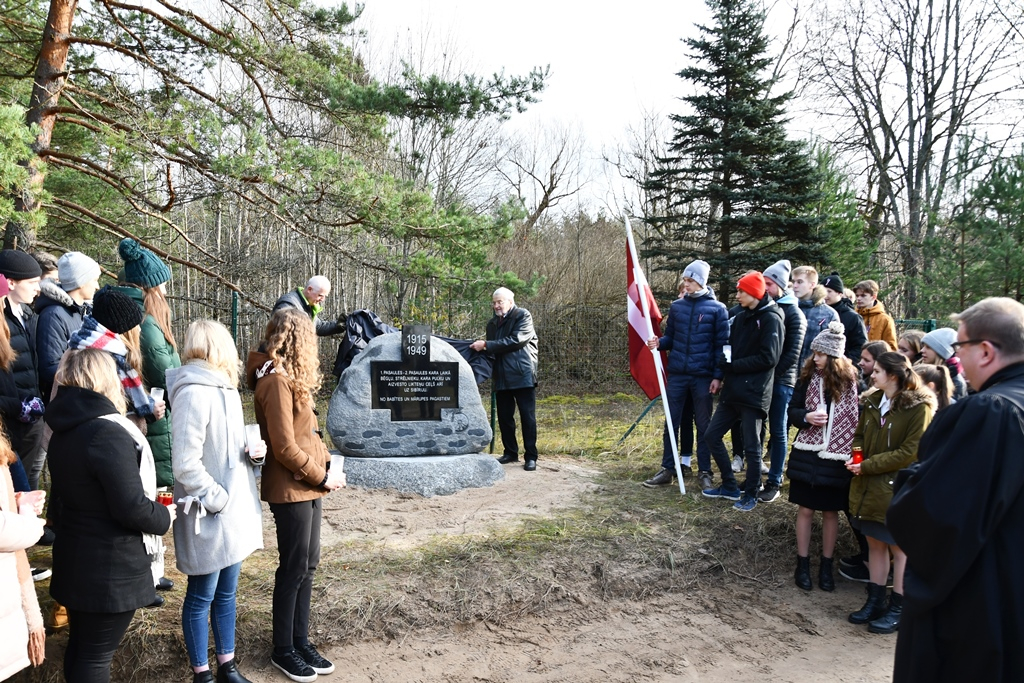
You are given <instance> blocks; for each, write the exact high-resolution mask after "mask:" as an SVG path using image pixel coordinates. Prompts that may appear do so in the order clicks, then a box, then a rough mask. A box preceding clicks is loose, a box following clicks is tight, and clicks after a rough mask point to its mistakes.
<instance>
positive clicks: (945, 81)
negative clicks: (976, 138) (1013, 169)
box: [804, 0, 1022, 315]
mask: <svg viewBox="0 0 1024 683" xmlns="http://www.w3.org/2000/svg"><path fill="white" fill-rule="evenodd" d="M1021 16H1022V15H1021V14H1020V11H1019V10H1016V13H1015V14H1013V15H1012V16H1011V15H1009V14H1007V13H1006V11H1005V8H1004V11H1002V12H1001V11H1000V10H999V9H998V8H997V6H996V2H994V1H991V0H896V1H895V2H881V1H880V0H859V2H857V3H855V4H854V5H852V6H851V5H844V6H842V7H834V6H833V7H829V6H826V7H825V8H824V9H821V10H820V11H819V13H818V14H817V15H816V17H815V19H814V22H813V25H812V27H811V29H810V31H811V34H810V40H809V41H808V44H809V45H814V46H816V47H814V48H813V49H810V50H808V51H807V52H806V53H805V55H804V59H805V63H806V66H807V69H808V72H809V74H810V77H809V88H808V91H807V92H806V93H805V94H806V95H807V99H808V101H811V102H814V103H816V105H815V109H816V113H817V114H819V115H823V116H826V117H828V118H830V119H831V120H832V121H833V122H834V124H835V126H836V130H837V132H836V134H835V136H834V138H833V139H832V140H831V142H832V143H833V144H835V145H836V147H837V148H838V149H840V150H845V151H846V152H848V153H852V154H854V155H855V156H857V157H858V158H859V159H861V160H862V163H863V166H864V169H865V183H864V185H865V188H864V189H865V190H866V191H867V193H868V194H867V196H866V197H865V205H866V214H867V216H868V217H869V220H870V224H871V226H872V228H873V229H874V230H875V231H876V232H877V236H878V237H879V238H881V239H882V240H883V243H887V244H890V245H892V247H893V248H894V249H895V251H896V253H897V259H896V262H895V263H893V264H892V266H893V271H894V272H893V274H892V276H893V279H894V281H895V284H899V285H901V286H902V289H903V297H902V298H903V304H904V306H905V309H904V310H905V311H906V313H907V314H909V315H916V314H917V312H918V291H917V287H918V279H919V277H920V275H921V274H922V271H923V269H924V268H925V267H926V264H925V263H924V260H923V251H922V243H923V242H924V240H926V239H927V238H930V237H932V236H933V234H934V231H935V229H936V222H935V221H934V217H935V216H937V215H938V214H939V212H940V211H942V210H943V208H944V199H945V191H946V189H947V187H948V186H949V183H950V180H951V177H950V176H951V173H952V172H953V169H954V166H955V160H954V156H955V154H954V152H955V144H956V140H957V138H958V135H959V134H960V133H962V132H964V131H966V130H967V129H970V128H973V127H979V126H990V127H991V130H993V131H996V132H997V133H998V135H1003V136H1006V137H1009V136H1011V135H1012V133H1013V125H1014V124H1015V123H1016V122H1017V119H1014V120H1010V121H1007V111H1010V109H1008V108H1007V105H1008V104H1009V103H1010V98H1011V97H1013V96H1014V94H1015V93H1016V92H1017V91H1018V90H1019V83H1017V82H1015V81H1014V80H1013V79H1012V71H1013V69H1015V68H1016V54H1015V53H1016V50H1015V46H1014V44H1013V38H1014V35H1015V34H1014V30H1013V25H1014V24H1015V23H1016V22H1017V21H1019V20H1020V18H1021Z"/></svg>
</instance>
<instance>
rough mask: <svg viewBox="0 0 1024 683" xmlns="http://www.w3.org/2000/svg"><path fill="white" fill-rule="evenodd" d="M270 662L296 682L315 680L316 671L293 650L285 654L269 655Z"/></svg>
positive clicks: (309, 682) (310, 682)
mask: <svg viewBox="0 0 1024 683" xmlns="http://www.w3.org/2000/svg"><path fill="white" fill-rule="evenodd" d="M270 663H271V664H273V665H274V666H276V667H277V668H278V669H280V670H281V672H282V673H284V675H285V676H287V677H288V678H290V679H292V680H293V681H297V682H298V683H313V681H315V680H316V671H315V670H314V669H313V667H311V666H310V665H309V664H307V663H306V660H304V659H303V658H302V657H300V656H299V653H298V652H296V651H294V650H293V651H291V652H289V653H288V654H286V655H276V654H275V655H270Z"/></svg>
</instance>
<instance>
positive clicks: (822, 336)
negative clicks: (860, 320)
mask: <svg viewBox="0 0 1024 683" xmlns="http://www.w3.org/2000/svg"><path fill="white" fill-rule="evenodd" d="M811 351H820V352H821V353H824V354H825V355H826V356H832V357H834V358H842V357H843V356H844V355H845V353H846V328H844V327H843V324H842V323H841V322H837V321H835V320H833V321H832V322H830V323H829V324H828V327H826V328H825V329H824V330H822V331H821V332H820V333H819V334H818V336H817V337H815V338H814V340H813V341H812V342H811Z"/></svg>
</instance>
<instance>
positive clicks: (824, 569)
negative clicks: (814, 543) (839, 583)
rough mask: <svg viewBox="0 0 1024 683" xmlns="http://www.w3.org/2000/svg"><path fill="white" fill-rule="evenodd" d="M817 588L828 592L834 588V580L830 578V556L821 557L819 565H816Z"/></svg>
mask: <svg viewBox="0 0 1024 683" xmlns="http://www.w3.org/2000/svg"><path fill="white" fill-rule="evenodd" d="M818 588H820V589H821V590H823V591H828V592H829V593H831V592H832V591H834V590H835V589H836V582H835V580H834V579H833V578H832V558H831V557H822V558H821V565H820V566H819V567H818Z"/></svg>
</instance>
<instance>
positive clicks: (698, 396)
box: [644, 260, 729, 489]
mask: <svg viewBox="0 0 1024 683" xmlns="http://www.w3.org/2000/svg"><path fill="white" fill-rule="evenodd" d="M710 272H711V266H709V265H708V264H707V263H706V262H704V261H700V260H698V261H694V262H692V263H691V264H689V265H688V266H686V269H685V270H683V276H682V277H681V278H680V280H679V298H678V299H676V300H675V301H673V302H672V308H671V309H670V312H669V317H668V324H667V325H666V326H665V335H664V336H663V337H661V338H660V339H659V338H658V337H651V338H650V339H648V340H647V346H648V347H650V348H651V349H652V350H659V349H660V350H662V351H668V387H667V394H668V408H669V413H670V415H671V416H672V428H673V429H674V430H675V433H676V434H677V435H678V434H679V433H680V430H681V429H685V430H686V431H687V432H689V434H688V435H689V436H690V438H689V439H685V441H684V443H692V427H691V422H690V419H689V415H692V416H693V418H692V419H693V422H695V423H696V425H697V467H698V475H697V476H698V482H699V483H700V486H701V489H704V488H710V482H711V451H710V450H709V449H708V446H707V444H706V443H705V442H704V431H705V430H706V429H707V427H708V423H710V422H711V409H712V401H713V399H712V395H713V394H717V393H718V389H719V387H720V386H721V383H722V370H721V369H719V367H718V357H719V355H720V354H721V353H722V346H723V345H725V344H728V343H729V322H728V321H729V313H728V311H727V310H726V308H725V305H724V304H723V303H722V302H720V301H718V300H717V299H715V294H714V292H712V291H711V289H710V288H709V287H708V286H707V281H708V275H709V274H710ZM684 415H686V416H687V418H688V419H687V420H686V422H685V424H683V419H682V418H683V416H684ZM685 436H687V435H684V437H685ZM678 442H679V440H677V443H678ZM691 456H692V453H683V452H682V449H680V461H681V462H680V464H681V466H682V470H683V472H684V476H685V473H687V472H690V471H691V469H690V459H691ZM675 476H676V470H675V463H674V462H673V461H672V445H671V442H670V441H669V433H668V429H667V426H666V429H665V434H664V453H663V455H662V458H661V471H660V472H658V473H657V474H655V475H654V476H653V477H651V478H650V479H648V480H647V481H645V482H644V486H646V487H648V488H654V487H657V486H668V485H669V484H671V483H672V481H673V480H674V479H675ZM705 483H706V484H707V486H705Z"/></svg>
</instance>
